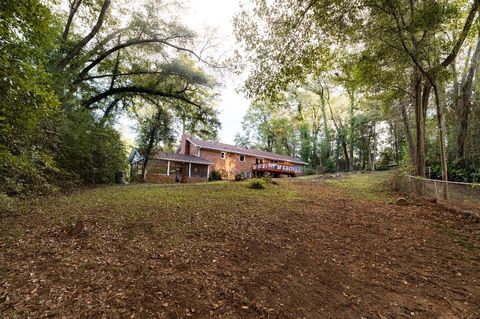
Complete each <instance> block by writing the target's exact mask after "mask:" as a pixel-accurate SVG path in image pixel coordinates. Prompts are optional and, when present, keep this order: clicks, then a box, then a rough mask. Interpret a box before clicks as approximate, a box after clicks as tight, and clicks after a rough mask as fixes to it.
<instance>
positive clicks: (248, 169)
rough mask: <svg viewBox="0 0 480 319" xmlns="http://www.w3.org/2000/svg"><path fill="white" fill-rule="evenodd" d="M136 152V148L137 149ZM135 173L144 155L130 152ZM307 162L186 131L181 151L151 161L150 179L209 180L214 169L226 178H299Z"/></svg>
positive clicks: (148, 179) (173, 180) (163, 154)
mask: <svg viewBox="0 0 480 319" xmlns="http://www.w3.org/2000/svg"><path fill="white" fill-rule="evenodd" d="M135 152H136V151H135ZM129 161H130V164H131V176H133V177H134V176H137V175H138V174H139V172H141V165H142V161H143V158H142V157H141V156H140V154H138V152H136V153H134V151H132V154H130V157H129ZM305 165H306V163H305V162H304V161H302V160H300V159H298V158H294V157H291V156H285V155H279V154H275V153H271V152H266V151H261V150H254V149H247V148H243V147H239V146H234V145H229V144H224V143H219V142H216V141H205V140H202V139H199V138H194V137H191V136H189V135H186V134H184V135H183V136H182V139H181V141H180V145H179V147H178V149H177V152H176V153H174V154H167V153H163V152H162V153H159V154H156V155H155V156H154V157H153V158H152V159H151V160H150V162H149V164H148V167H147V182H163V183H173V182H196V181H203V180H207V179H208V177H209V176H210V173H211V172H212V171H217V172H219V173H220V175H221V176H222V178H224V179H234V178H235V176H236V175H239V174H240V175H242V176H243V177H244V178H249V177H252V176H263V175H266V174H268V175H270V176H273V177H295V176H299V175H302V174H303V171H304V167H305Z"/></svg>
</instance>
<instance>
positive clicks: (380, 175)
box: [325, 171, 393, 202]
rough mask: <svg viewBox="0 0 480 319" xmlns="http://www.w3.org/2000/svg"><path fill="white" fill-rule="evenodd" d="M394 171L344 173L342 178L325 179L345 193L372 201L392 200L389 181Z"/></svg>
mask: <svg viewBox="0 0 480 319" xmlns="http://www.w3.org/2000/svg"><path fill="white" fill-rule="evenodd" d="M391 176H392V172H390V171H386V172H374V173H350V174H342V177H341V178H337V179H325V183H326V184H327V185H331V186H334V187H336V188H339V189H341V190H342V191H343V192H344V193H345V194H348V195H349V196H352V197H355V198H363V199H367V200H372V201H384V202H385V201H390V200H392V199H393V194H392V193H391V192H390V191H389V189H388V186H387V183H388V180H389V179H390V177H391Z"/></svg>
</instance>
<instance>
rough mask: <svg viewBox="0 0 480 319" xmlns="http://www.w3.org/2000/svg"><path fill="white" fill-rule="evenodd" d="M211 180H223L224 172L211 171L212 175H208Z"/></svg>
mask: <svg viewBox="0 0 480 319" xmlns="http://www.w3.org/2000/svg"><path fill="white" fill-rule="evenodd" d="M208 180H209V181H220V180H222V174H220V172H219V171H215V170H213V171H211V172H210V176H209V177H208Z"/></svg>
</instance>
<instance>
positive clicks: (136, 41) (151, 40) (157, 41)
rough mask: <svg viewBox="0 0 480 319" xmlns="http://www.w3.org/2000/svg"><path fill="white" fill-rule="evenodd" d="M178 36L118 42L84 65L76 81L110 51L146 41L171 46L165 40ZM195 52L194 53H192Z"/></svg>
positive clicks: (81, 78)
mask: <svg viewBox="0 0 480 319" xmlns="http://www.w3.org/2000/svg"><path fill="white" fill-rule="evenodd" d="M179 37H182V36H181V35H175V36H171V37H168V38H165V39H158V38H151V39H131V40H128V41H126V42H124V43H121V44H118V45H116V46H114V47H113V48H111V49H109V50H107V51H105V52H103V53H101V54H100V55H99V56H98V57H97V58H96V59H95V60H93V61H92V62H91V63H90V64H89V65H88V66H87V67H85V68H84V69H83V70H82V71H81V72H80V73H79V75H78V78H77V80H76V82H78V81H82V80H83V79H84V78H85V76H86V75H87V74H88V72H89V71H90V70H91V69H93V68H94V67H95V66H96V65H98V64H99V63H100V62H102V61H103V60H105V59H106V58H107V57H108V56H110V55H111V54H112V53H114V52H116V51H118V50H121V49H124V48H127V47H130V46H133V45H141V44H147V43H163V44H167V45H170V46H172V45H171V44H168V43H167V42H166V41H167V40H172V39H175V38H179ZM175 48H176V49H179V50H180V49H182V51H189V52H192V53H193V51H191V50H189V49H184V48H180V47H175ZM194 54H195V53H194Z"/></svg>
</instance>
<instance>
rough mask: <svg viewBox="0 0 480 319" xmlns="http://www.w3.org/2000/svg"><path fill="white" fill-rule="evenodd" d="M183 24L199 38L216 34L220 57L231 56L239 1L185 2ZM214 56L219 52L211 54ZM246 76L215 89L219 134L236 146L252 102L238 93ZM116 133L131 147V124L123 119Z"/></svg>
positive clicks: (233, 77)
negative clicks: (121, 135) (234, 22)
mask: <svg viewBox="0 0 480 319" xmlns="http://www.w3.org/2000/svg"><path fill="white" fill-rule="evenodd" d="M184 3H185V10H186V12H185V13H184V14H180V16H181V17H182V21H181V22H182V23H183V24H184V25H186V26H187V27H189V28H190V29H192V30H195V31H196V32H197V33H198V34H199V36H200V37H201V36H202V34H208V33H211V32H212V30H213V31H214V33H215V36H216V38H218V39H220V41H218V43H219V46H218V49H217V51H218V55H222V54H223V53H225V54H226V55H228V54H232V53H233V50H234V47H235V36H234V34H233V17H234V16H235V14H236V13H237V12H238V11H239V10H240V0H186V1H184ZM209 53H210V54H212V55H213V56H215V55H216V52H209ZM242 78H244V76H243V75H241V76H239V75H235V74H233V73H230V72H228V73H226V74H224V76H222V77H221V78H219V82H221V84H222V85H221V86H220V87H218V88H217V89H216V91H217V93H218V94H219V97H218V104H217V108H218V110H219V112H220V114H219V120H220V122H221V123H222V127H221V129H220V131H219V132H218V133H219V134H218V139H219V140H220V141H221V142H224V143H229V144H234V139H235V134H237V133H239V132H241V131H242V127H241V121H242V118H243V116H244V115H245V113H246V111H247V108H248V106H249V101H248V100H247V99H245V98H244V97H243V95H242V94H241V93H238V92H237V89H238V88H240V87H241V85H242ZM117 129H119V131H120V132H121V133H122V134H123V135H124V137H125V138H126V140H127V141H128V143H129V144H130V143H132V142H133V139H134V132H133V130H132V128H131V121H130V120H129V119H128V118H125V117H123V118H121V119H120V123H119V125H117Z"/></svg>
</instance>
